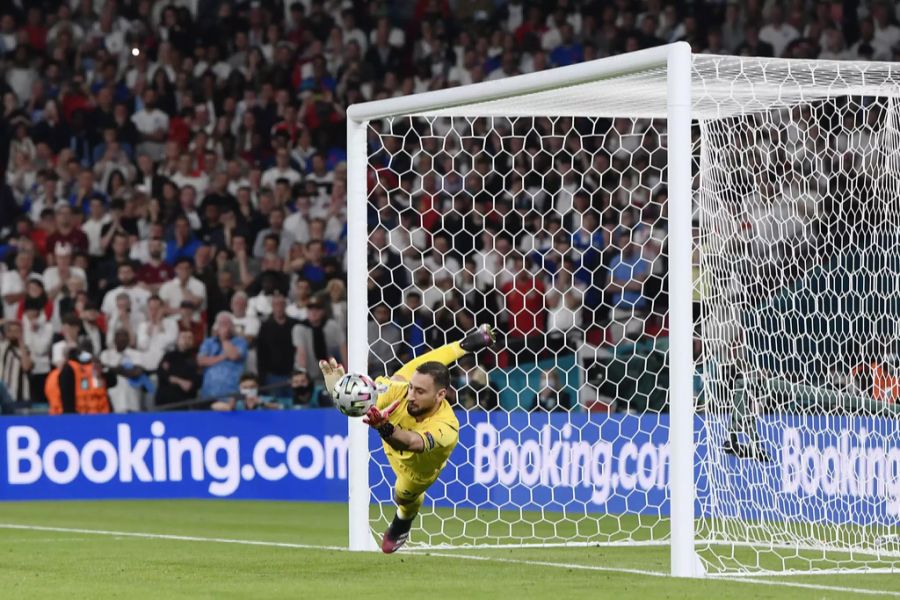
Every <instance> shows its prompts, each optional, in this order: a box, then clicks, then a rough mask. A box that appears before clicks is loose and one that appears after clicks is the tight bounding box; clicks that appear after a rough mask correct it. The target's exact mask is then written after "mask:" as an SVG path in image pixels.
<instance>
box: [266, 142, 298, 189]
mask: <svg viewBox="0 0 900 600" xmlns="http://www.w3.org/2000/svg"><path fill="white" fill-rule="evenodd" d="M279 179H285V180H287V182H288V185H290V186H293V185H294V184H296V183H300V173H298V172H297V171H296V170H295V169H294V168H293V167H291V164H290V155H289V153H288V150H287V148H279V149H278V151H277V152H275V165H274V166H273V167H271V168H270V169H267V170H266V172H265V173H263V176H262V181H261V182H260V184H261V185H262V186H263V187H267V188H274V187H275V184H276V183H277V182H278V180H279Z"/></svg>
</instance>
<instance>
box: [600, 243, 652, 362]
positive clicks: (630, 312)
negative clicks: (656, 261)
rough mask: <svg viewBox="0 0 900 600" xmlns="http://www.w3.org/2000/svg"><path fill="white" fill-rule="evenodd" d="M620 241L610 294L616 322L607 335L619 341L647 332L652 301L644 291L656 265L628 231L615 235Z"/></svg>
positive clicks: (608, 291) (609, 289)
mask: <svg viewBox="0 0 900 600" xmlns="http://www.w3.org/2000/svg"><path fill="white" fill-rule="evenodd" d="M614 239H618V240H619V241H618V242H617V243H616V246H617V247H618V248H620V250H619V252H618V254H616V256H614V257H613V259H612V262H611V263H610V273H611V277H610V282H609V284H608V285H607V286H606V295H607V299H608V302H609V303H610V306H612V323H610V333H609V335H608V336H607V339H608V340H609V341H610V342H611V343H613V344H618V343H619V342H621V341H622V340H625V339H627V340H630V341H634V340H636V339H637V337H638V336H639V335H641V334H642V333H643V328H644V318H645V316H646V313H647V310H648V308H649V302H648V300H647V298H646V296H644V295H643V294H642V290H643V287H644V282H645V281H646V280H647V278H648V277H649V276H650V275H651V268H652V265H651V263H650V262H649V261H647V260H646V259H645V258H644V257H643V256H642V255H641V247H640V246H639V245H638V244H636V243H635V242H634V241H633V240H632V238H631V236H630V233H628V232H619V233H617V234H616V235H615V236H614Z"/></svg>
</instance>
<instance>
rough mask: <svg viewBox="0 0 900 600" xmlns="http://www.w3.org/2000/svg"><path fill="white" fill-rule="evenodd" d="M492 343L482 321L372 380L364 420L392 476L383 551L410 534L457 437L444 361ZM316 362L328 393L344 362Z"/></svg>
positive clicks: (488, 329)
mask: <svg viewBox="0 0 900 600" xmlns="http://www.w3.org/2000/svg"><path fill="white" fill-rule="evenodd" d="M493 344H494V332H493V330H492V329H491V327H490V326H489V325H483V326H481V327H479V328H478V329H477V330H476V331H474V332H472V333H470V334H469V335H467V336H466V337H465V338H463V339H462V341H459V342H454V343H452V344H447V345H446V346H441V347H440V348H437V349H435V350H432V351H431V352H427V353H425V354H423V355H422V356H419V357H418V358H415V359H413V360H411V361H409V362H408V363H406V364H405V365H403V367H402V368H401V369H400V370H399V371H397V372H396V373H394V375H393V376H392V377H391V378H390V379H388V378H386V377H379V378H378V379H377V380H376V382H377V383H378V384H379V385H380V389H379V392H380V394H379V396H378V400H377V402H376V403H375V406H373V407H372V408H370V409H369V412H368V413H366V416H365V417H364V418H363V421H364V422H365V423H367V424H368V425H369V427H372V428H373V429H375V430H376V431H377V432H378V435H380V436H381V439H382V440H383V441H384V452H385V454H387V457H388V460H389V461H390V463H391V468H392V469H393V471H394V474H395V475H396V476H397V482H396V484H395V485H394V501H395V502H396V503H397V514H396V515H395V516H394V520H393V521H392V522H391V524H390V526H389V527H388V528H387V531H385V532H384V537H383V538H382V540H381V550H382V551H383V552H385V553H388V554H389V553H391V552H395V551H396V550H398V549H399V548H400V547H401V546H402V545H403V544H405V543H406V540H407V539H409V530H410V528H411V527H412V522H413V519H415V517H416V515H417V514H418V513H419V509H420V508H421V507H422V502H423V500H424V499H425V490H427V489H428V488H429V487H430V486H431V484H432V483H434V482H435V480H436V479H437V478H438V475H440V473H441V469H443V468H444V465H445V464H446V463H447V459H449V458H450V453H451V452H453V448H454V447H456V442H457V441H458V439H459V421H457V419H456V415H455V414H453V410H452V409H451V408H450V405H449V404H448V403H447V402H446V398H447V390H448V389H449V388H450V370H449V369H448V368H447V366H448V365H450V364H452V363H454V362H456V361H457V360H458V359H460V358H461V357H463V356H465V355H466V354H468V353H470V352H478V351H479V350H483V349H485V348H489V347H491V346H492V345H493ZM319 367H320V368H321V369H322V374H323V375H324V376H325V387H326V388H327V389H328V392H329V393H330V392H331V391H332V390H333V389H334V385H335V383H337V381H338V380H339V379H340V378H341V377H342V376H343V375H344V368H343V367H342V366H340V365H339V364H338V363H337V361H335V359H333V358H332V359H330V360H327V361H324V360H323V361H320V362H319ZM398 408H399V409H400V410H397V409H398ZM395 411H396V412H395Z"/></svg>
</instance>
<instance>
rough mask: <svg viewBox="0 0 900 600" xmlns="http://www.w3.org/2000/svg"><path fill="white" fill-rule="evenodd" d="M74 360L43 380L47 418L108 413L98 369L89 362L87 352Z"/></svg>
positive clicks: (102, 381)
mask: <svg viewBox="0 0 900 600" xmlns="http://www.w3.org/2000/svg"><path fill="white" fill-rule="evenodd" d="M78 358H79V360H75V359H73V358H70V359H69V360H68V361H67V362H66V363H64V364H63V365H62V366H61V367H57V368H55V369H53V370H52V371H50V374H49V375H48V376H47V382H46V383H45V384H44V394H45V395H46V396H47V402H48V403H49V404H50V414H51V415H61V414H63V413H67V414H68V413H78V414H82V415H92V414H101V413H108V412H109V398H108V397H107V395H106V380H105V379H104V377H103V373H101V372H100V368H99V366H98V365H96V364H95V363H94V362H93V360H92V358H91V356H90V353H88V352H82V353H81V354H80V355H79V356H78Z"/></svg>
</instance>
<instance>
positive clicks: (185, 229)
mask: <svg viewBox="0 0 900 600" xmlns="http://www.w3.org/2000/svg"><path fill="white" fill-rule="evenodd" d="M174 231H175V234H174V236H173V237H172V239H171V240H169V242H168V243H167V244H166V262H167V263H169V264H170V265H174V264H175V261H177V260H178V259H179V258H188V259H191V260H193V259H194V254H195V253H196V252H197V248H199V247H200V241H199V240H197V239H196V238H195V237H194V234H193V232H192V231H191V225H190V221H188V218H187V217H185V216H183V215H181V216H179V217H177V218H176V219H175V227H174Z"/></svg>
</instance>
